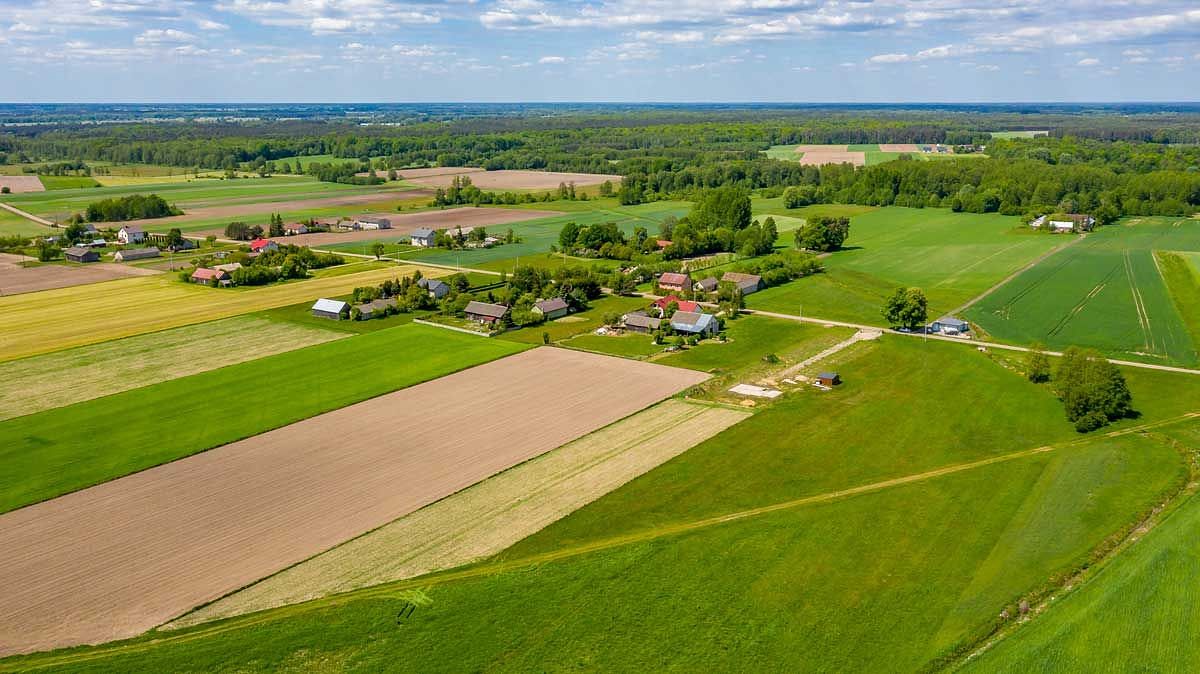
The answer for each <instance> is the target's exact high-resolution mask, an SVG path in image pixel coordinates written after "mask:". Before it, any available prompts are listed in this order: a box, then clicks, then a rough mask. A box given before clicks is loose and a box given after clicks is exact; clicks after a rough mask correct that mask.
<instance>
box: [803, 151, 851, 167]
mask: <svg viewBox="0 0 1200 674" xmlns="http://www.w3.org/2000/svg"><path fill="white" fill-rule="evenodd" d="M798 161H799V162H800V163H801V164H805V165H807V166H824V165H825V164H854V165H855V166H866V165H867V155H866V153H864V152H845V151H841V152H837V151H832V150H821V151H820V152H817V151H811V150H810V151H806V152H803V153H802V154H801V155H800V159H799V160H798Z"/></svg>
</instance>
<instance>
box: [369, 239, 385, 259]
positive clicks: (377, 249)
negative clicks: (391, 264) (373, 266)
mask: <svg viewBox="0 0 1200 674" xmlns="http://www.w3.org/2000/svg"><path fill="white" fill-rule="evenodd" d="M385 250H387V247H386V246H384V245H383V242H381V241H376V242H375V243H373V244H371V254H372V255H374V256H375V259H376V260H378V259H379V258H381V257H383V251H385Z"/></svg>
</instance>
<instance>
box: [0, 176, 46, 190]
mask: <svg viewBox="0 0 1200 674" xmlns="http://www.w3.org/2000/svg"><path fill="white" fill-rule="evenodd" d="M0 187H7V188H8V191H9V192H10V193H12V194H20V193H22V192H45V191H46V186H45V185H43V184H42V181H41V179H40V178H38V177H37V176H0Z"/></svg>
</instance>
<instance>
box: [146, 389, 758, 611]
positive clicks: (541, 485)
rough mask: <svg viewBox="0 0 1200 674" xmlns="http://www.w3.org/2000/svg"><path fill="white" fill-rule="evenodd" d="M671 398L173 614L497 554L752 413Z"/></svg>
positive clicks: (281, 597)
mask: <svg viewBox="0 0 1200 674" xmlns="http://www.w3.org/2000/svg"><path fill="white" fill-rule="evenodd" d="M750 414H751V413H750V412H748V411H743V410H738V409H731V408H726V407H713V406H709V405H701V404H696V403H687V402H683V401H680V400H667V401H664V402H662V403H659V404H658V405H655V406H654V407H650V408H648V409H645V410H642V411H641V412H638V413H637V414H635V415H633V416H631V417H627V418H625V419H622V420H621V421H618V422H616V423H614V424H612V425H609V426H607V427H605V428H602V429H600V430H598V431H595V432H593V433H590V434H588V435H586V436H584V437H582V438H579V439H578V440H575V441H572V442H570V443H567V444H566V445H563V446H562V447H559V448H558V449H556V450H554V451H552V452H549V453H547V454H543V455H542V456H540V457H538V458H536V459H533V460H530V461H527V462H525V463H523V464H521V465H519V466H516V467H514V468H511V469H509V470H507V471H505V472H503V473H500V474H499V475H496V476H494V477H492V478H490V479H488V480H485V481H483V482H480V483H479V484H476V485H474V486H472V487H470V488H468V489H465V490H463V491H461V492H459V493H457V494H454V495H453V496H450V497H447V498H444V499H442V500H440V501H437V502H436V503H433V504H431V505H429V506H427V507H425V508H422V509H421V510H418V511H416V512H414V513H412V514H411V515H407V516H405V517H402V518H400V519H398V520H396V521H395V522H392V523H391V524H388V525H386V526H383V527H380V528H379V529H376V530H374V531H372V532H370V533H367V534H365V535H363V536H361V537H359V538H356V539H354V540H351V541H349V542H347V543H345V544H343V545H340V546H338V547H336V548H333V549H332V550H330V551H328V552H325V553H323V554H320V555H317V556H316V557H313V558H312V559H309V560H308V561H305V562H302V563H301V564H298V565H296V566H293V567H291V568H289V569H286V570H284V571H282V572H280V573H278V574H276V575H274V576H270V577H268V578H266V579H265V580H263V581H261V582H259V583H256V584H254V585H251V586H249V587H247V588H246V589H244V590H242V591H240V592H236V593H234V594H231V595H229V596H227V597H225V598H223V599H220V600H218V601H216V602H214V603H212V604H209V605H207V606H205V607H203V608H201V609H198V610H196V611H195V612H192V613H189V614H187V615H185V616H183V617H182V618H180V619H178V620H176V621H174V622H172V623H169V624H168V625H167V627H168V628H175V627H184V626H187V625H193V624H196V623H200V622H207V621H209V620H216V619H219V618H225V617H228V616H233V615H241V614H243V613H249V612H252V611H259V610H262V609H266V608H271V607H274V606H282V605H285V604H293V603H296V602H300V601H305V600H308V599H313V598H315V597H323V596H326V595H330V594H333V593H336V592H344V591H347V590H353V589H356V588H360V587H367V586H370V585H376V584H379V583H385V582H388V581H393V580H400V579H403V578H412V577H415V576H419V575H422V574H426V573H429V572H431V571H437V570H439V569H448V568H451V567H455V566H460V565H462V564H468V563H470V562H473V561H476V560H478V559H481V558H483V557H488V556H490V555H494V554H496V553H498V552H500V551H502V550H504V549H505V548H507V547H509V546H511V545H512V544H514V543H516V542H517V541H519V540H521V539H522V538H525V537H526V536H529V535H530V534H532V533H534V532H536V531H538V530H540V529H542V528H544V527H546V526H548V525H549V524H552V523H553V522H555V521H557V520H559V519H561V518H563V517H565V516H566V515H568V514H570V513H572V512H574V511H575V510H578V509H579V508H582V507H583V506H585V505H587V504H588V503H591V502H592V501H594V500H596V499H598V498H600V497H601V496H603V495H605V494H607V493H609V492H610V491H612V490H614V489H616V488H617V487H620V486H621V485H623V484H625V483H626V482H629V481H630V480H632V479H634V478H636V477H638V476H639V475H642V474H643V473H646V472H648V471H650V470H652V469H654V468H655V467H657V466H659V465H661V464H663V463H665V462H666V461H668V460H670V459H672V458H674V457H676V456H678V455H680V454H682V453H683V452H685V451H687V450H688V449H690V448H691V447H694V446H695V445H697V444H699V443H701V442H703V441H704V440H706V439H708V438H710V437H712V436H713V435H716V434H717V433H719V432H721V431H723V430H725V429H726V428H728V427H730V426H732V425H734V424H736V423H737V422H739V421H741V420H742V419H745V418H746V417H748V416H750Z"/></svg>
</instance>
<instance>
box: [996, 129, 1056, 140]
mask: <svg viewBox="0 0 1200 674" xmlns="http://www.w3.org/2000/svg"><path fill="white" fill-rule="evenodd" d="M988 133H990V134H992V138H1007V139H1011V138H1036V137H1038V136H1048V135H1050V132H1049V131H989V132H988Z"/></svg>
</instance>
